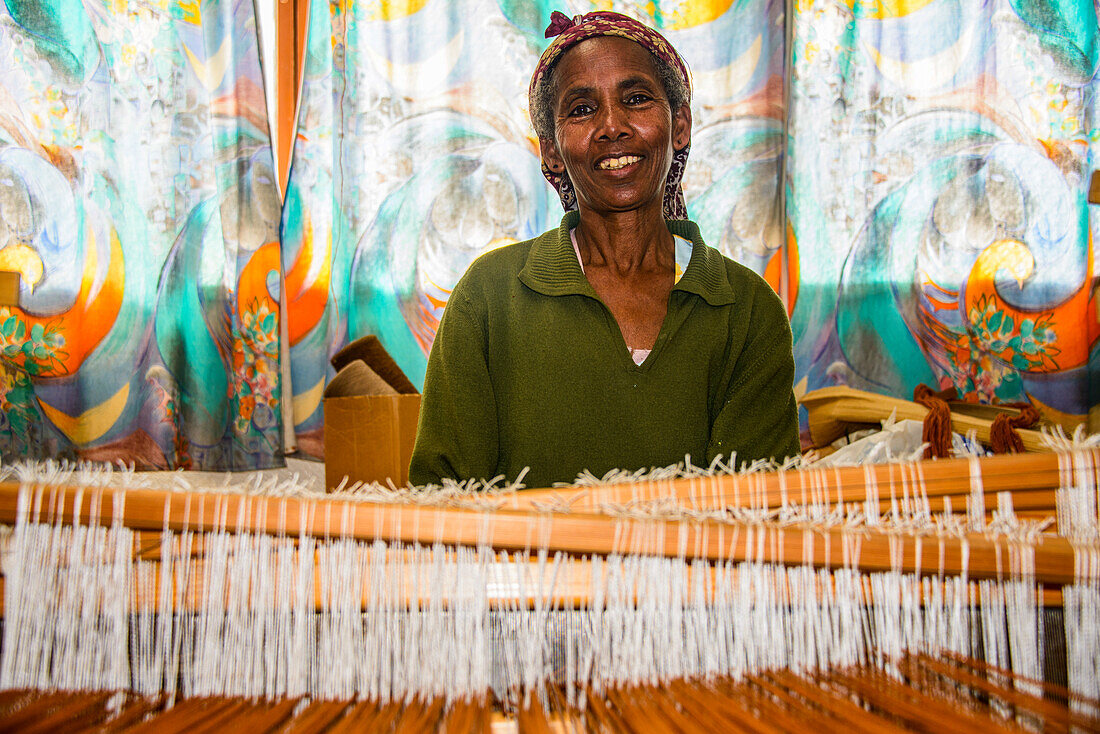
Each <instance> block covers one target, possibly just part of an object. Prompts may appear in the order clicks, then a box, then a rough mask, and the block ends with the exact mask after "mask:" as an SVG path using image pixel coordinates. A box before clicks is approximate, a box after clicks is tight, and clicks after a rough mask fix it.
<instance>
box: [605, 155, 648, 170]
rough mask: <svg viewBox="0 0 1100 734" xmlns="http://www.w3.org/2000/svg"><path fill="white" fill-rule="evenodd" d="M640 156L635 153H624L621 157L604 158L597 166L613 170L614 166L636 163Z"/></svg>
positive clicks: (620, 166) (619, 166)
mask: <svg viewBox="0 0 1100 734" xmlns="http://www.w3.org/2000/svg"><path fill="white" fill-rule="evenodd" d="M640 160H641V158H640V157H639V156H636V155H624V156H622V157H621V158H604V159H603V160H602V161H600V163H599V168H601V169H603V170H605V171H614V170H615V169H616V168H622V167H623V166H629V165H630V164H631V163H637V162H638V161H640Z"/></svg>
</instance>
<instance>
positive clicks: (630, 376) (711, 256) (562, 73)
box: [409, 12, 799, 487]
mask: <svg viewBox="0 0 1100 734" xmlns="http://www.w3.org/2000/svg"><path fill="white" fill-rule="evenodd" d="M555 35H556V36H557V38H555V40H554V41H553V42H552V43H551V44H550V46H549V47H548V48H547V49H546V51H545V52H544V53H543V55H542V58H541V59H540V61H539V65H538V68H537V69H536V71H535V74H534V77H533V78H532V81H531V86H530V90H529V98H530V109H531V118H532V122H533V123H534V127H535V131H536V133H537V134H538V136H539V144H540V148H541V153H542V163H543V173H544V175H545V176H546V178H547V179H548V180H549V181H550V182H551V183H552V184H553V185H554V187H555V188H556V189H557V191H558V193H559V195H560V196H561V200H562V205H563V206H564V207H565V209H566V214H565V216H564V218H563V219H562V222H561V225H560V226H559V227H558V228H557V229H555V230H551V231H549V232H546V233H545V234H543V235H541V236H540V237H537V238H535V239H533V240H529V241H527V242H521V243H518V244H515V245H511V246H508V247H504V248H501V249H498V250H495V251H492V252H490V253H487V254H485V255H483V256H482V257H480V258H479V259H478V260H477V261H475V262H474V263H473V264H472V265H471V266H470V268H469V270H468V271H467V272H466V274H465V275H464V276H463V277H462V279H461V280H460V281H459V283H458V284H457V285H456V286H455V289H454V291H453V293H452V294H451V298H450V300H449V301H448V303H447V308H446V310H445V312H444V315H443V318H442V320H441V322H440V326H439V331H438V333H437V335H436V339H435V343H434V344H433V346H432V351H431V355H430V356H429V359H428V371H427V376H426V378H425V383H424V396H423V403H422V406H421V411H420V427H419V432H418V434H417V439H416V446H415V448H414V451H413V456H412V462H411V466H410V470H409V479H410V481H412V482H413V483H415V484H429V483H431V484H438V483H440V482H441V481H442V479H444V478H448V477H449V478H453V479H465V478H476V479H488V478H493V477H496V476H500V475H503V476H504V477H505V478H506V479H508V480H510V481H514V480H516V479H517V478H519V477H520V476H522V472H523V470H524V469H525V468H529V472H528V473H527V474H526V476H525V477H524V478H523V481H524V482H525V483H526V485H527V486H531V487H544V486H549V485H551V484H552V483H554V482H567V481H572V480H573V479H574V478H575V477H576V476H577V474H578V473H579V472H581V471H584V470H588V471H590V472H592V473H594V474H596V475H597V476H599V475H601V474H603V473H605V472H607V471H608V470H611V469H614V468H618V469H627V470H634V469H638V468H649V467H653V466H665V465H669V464H674V463H676V462H679V461H683V460H684V459H685V457H686V456H690V458H691V460H692V461H693V462H694V463H707V464H709V463H710V462H711V461H712V460H713V459H714V458H715V457H717V456H719V455H721V456H723V457H724V458H725V460H726V461H731V460H732V461H735V462H736V463H737V464H740V463H742V462H744V461H751V460H754V459H758V458H773V457H774V458H777V459H780V460H781V459H783V458H785V457H787V456H789V455H794V454H796V453H797V452H798V449H799V445H798V431H797V413H796V406H795V400H794V395H793V392H792V381H793V378H794V361H793V358H792V354H791V331H790V325H789V323H788V321H787V318H786V313H785V312H784V309H783V306H782V303H781V302H780V300H779V299H778V297H777V296H776V295H775V293H774V292H773V291H772V290H771V288H770V287H769V286H768V285H767V284H766V283H765V282H764V281H763V280H762V279H761V278H760V277H759V276H757V275H756V274H755V273H753V272H752V271H750V270H748V269H747V268H745V267H743V266H741V265H738V264H736V263H734V262H732V261H731V260H729V259H727V258H724V257H723V256H722V255H721V254H719V253H718V252H717V251H715V250H713V249H711V248H709V247H707V246H706V245H705V244H704V243H703V240H702V238H701V237H700V235H699V229H698V227H697V226H696V225H695V224H694V223H692V222H690V221H688V220H687V213H686V209H685V207H684V201H683V194H682V193H681V190H680V179H681V176H682V174H683V169H684V163H685V161H686V160H687V152H688V146H689V143H690V141H691V110H690V108H689V106H688V104H689V102H690V93H691V86H690V79H689V76H688V72H687V68H686V67H685V65H684V63H683V60H682V59H681V58H680V57H679V55H678V54H677V53H676V52H675V50H673V49H672V47H671V46H670V45H669V44H668V42H667V41H666V40H665V39H664V38H663V37H662V36H661V35H660V34H659V33H657V32H656V31H654V30H652V29H650V28H648V27H646V26H644V25H642V24H641V23H638V22H637V21H634V20H632V19H630V18H628V17H626V16H623V15H619V14H617V13H610V12H596V13H589V14H587V15H583V16H578V17H577V18H574V19H573V20H570V19H568V18H566V17H565V16H564V15H562V14H561V13H554V14H553V16H552V22H551V24H550V27H549V28H548V29H547V37H551V36H555Z"/></svg>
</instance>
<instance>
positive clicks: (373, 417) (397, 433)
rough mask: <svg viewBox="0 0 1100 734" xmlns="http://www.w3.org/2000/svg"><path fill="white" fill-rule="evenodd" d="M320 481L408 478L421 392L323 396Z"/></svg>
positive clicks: (398, 480) (403, 481) (332, 484)
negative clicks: (323, 416) (323, 437)
mask: <svg viewBox="0 0 1100 734" xmlns="http://www.w3.org/2000/svg"><path fill="white" fill-rule="evenodd" d="M324 411H325V484H326V486H327V487H329V489H332V488H333V487H336V486H337V485H339V484H340V482H341V481H342V480H343V478H344V477H345V476H346V477H348V480H349V482H356V481H359V482H379V483H381V484H385V483H386V480H387V479H388V480H391V481H393V483H394V484H396V485H397V486H402V485H404V484H406V483H407V482H408V478H409V459H410V458H412V449H413V443H415V441H416V424H417V419H418V418H419V415H420V395H361V396H354V397H330V398H325V401H324Z"/></svg>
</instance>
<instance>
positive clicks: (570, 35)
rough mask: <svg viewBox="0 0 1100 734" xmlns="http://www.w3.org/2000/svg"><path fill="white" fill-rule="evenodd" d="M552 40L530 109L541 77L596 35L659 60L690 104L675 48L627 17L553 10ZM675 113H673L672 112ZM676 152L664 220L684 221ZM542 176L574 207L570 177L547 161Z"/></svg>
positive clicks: (680, 156) (683, 153) (683, 154)
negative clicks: (621, 40) (612, 38)
mask: <svg viewBox="0 0 1100 734" xmlns="http://www.w3.org/2000/svg"><path fill="white" fill-rule="evenodd" d="M554 36H557V37H556V38H554V40H553V41H552V42H551V43H550V45H549V46H547V47H546V50H545V51H543V52H542V57H541V58H540V59H539V64H538V66H537V67H536V68H535V73H534V75H532V77H531V86H530V87H529V88H528V90H527V98H528V104H529V108H530V109H531V110H532V112H533V111H534V109H535V89H536V88H537V87H538V85H539V82H540V81H542V78H543V77H544V76H545V75H546V74H547V73H549V72H550V70H551V69H552V68H553V66H554V64H556V63H557V62H558V60H559V59H561V57H562V54H564V53H565V52H566V51H568V50H569V49H571V48H573V47H574V46H576V45H577V44H578V43H580V42H581V41H585V40H587V39H589V38H595V37H597V36H619V37H621V38H628V39H630V40H631V41H634V42H635V43H637V44H638V45H640V46H641V47H642V48H644V49H645V50H647V51H649V52H650V53H651V54H653V55H654V56H656V57H657V58H659V59H661V60H662V61H664V62H665V63H667V64H668V65H669V66H671V67H672V68H673V69H675V70H676V71H677V72H678V73H679V74H680V76H681V77H682V78H683V80H684V86H685V88H686V89H687V93H688V98H687V99H686V100H684V101H685V102H690V101H691V76H690V75H689V74H688V70H687V65H686V64H684V60H683V59H682V58H680V54H678V53H676V49H674V48H673V47H672V45H671V44H669V42H668V41H667V40H666V39H665V37H664V36H662V35H661V34H660V33H658V32H657V31H655V30H653V29H652V28H650V27H649V26H646V25H643V24H642V23H639V22H638V21H636V20H634V19H633V18H630V17H628V16H626V15H621V14H619V13H612V12H609V11H602V10H601V11H597V12H595V13H588V14H586V15H578V16H576V17H574V18H572V19H570V18H569V17H568V16H566V15H565V14H564V13H560V12H558V11H556V10H555V11H554V12H553V13H551V15H550V25H549V26H547V28H546V37H547V38H553V37H554ZM675 112H676V111H675V110H673V113H675ZM690 147H691V146H690V145H688V146H685V147H684V149H683V150H678V151H675V154H674V156H673V158H672V166H671V167H670V168H669V171H668V178H666V179H665V194H664V215H665V218H667V219H687V206H686V205H685V204H684V192H683V190H682V189H681V188H680V179H682V178H683V176H684V166H685V165H686V164H687V157H688V149H689V148H690ZM542 175H543V176H545V177H546V180H547V181H549V182H550V185H551V186H553V187H554V189H555V190H556V191H557V192H558V196H559V197H561V205H562V206H563V207H565V210H566V211H569V210H570V209H576V208H577V194H576V191H574V189H573V183H572V182H571V181H570V180H569V174H567V173H566V172H565V171H562V172H561V173H555V172H554V171H551V170H550V169H549V168H548V167H547V165H546V162H545V161H543V163H542Z"/></svg>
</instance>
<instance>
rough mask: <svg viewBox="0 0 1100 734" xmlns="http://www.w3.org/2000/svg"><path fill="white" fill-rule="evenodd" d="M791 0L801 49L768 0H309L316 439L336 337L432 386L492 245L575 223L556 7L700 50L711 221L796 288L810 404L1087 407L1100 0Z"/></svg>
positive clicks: (298, 316) (313, 439)
mask: <svg viewBox="0 0 1100 734" xmlns="http://www.w3.org/2000/svg"><path fill="white" fill-rule="evenodd" d="M790 5H791V7H792V17H791V19H790V21H789V26H790V27H789V31H790V33H791V38H792V41H791V48H790V49H789V51H790V54H789V56H788V53H787V51H788V49H787V47H786V42H785V40H786V39H785V31H786V30H787V29H788V21H787V19H786V18H785V13H784V11H785V7H784V6H785V3H783V2H768V1H767V0H742V1H735V2H731V1H730V0H725V1H723V2H709V3H708V2H690V3H689V2H677V3H672V2H645V3H643V2H613V3H608V2H595V3H593V2H578V1H571V2H561V3H549V2H541V3H532V2H519V1H518V0H497V1H496V2H486V1H483V0H482V1H479V0H430V1H414V2H386V1H383V0H378V1H375V2H356V3H351V2H330V3H322V2H314V3H312V11H311V18H310V24H309V32H310V42H309V44H310V45H309V53H308V56H307V61H306V69H305V77H306V81H305V90H304V93H303V104H302V109H301V114H300V126H301V127H300V135H299V137H298V141H297V147H296V149H295V157H294V163H293V168H292V174H291V184H290V192H289V197H288V201H287V206H286V208H285V210H284V252H283V256H284V266H285V267H286V269H287V273H288V275H287V281H288V282H287V284H288V288H289V289H290V290H289V296H290V300H289V302H288V303H289V309H290V310H289V317H288V326H289V329H290V333H291V368H292V375H293V386H294V422H295V428H296V430H297V431H298V432H299V437H300V439H301V445H302V446H303V448H306V449H307V450H308V451H312V452H316V453H319V452H320V451H321V450H322V442H321V441H322V440H321V433H320V429H321V422H322V418H321V411H320V408H319V406H320V401H321V391H322V390H323V388H324V385H325V381H326V378H327V377H328V376H330V375H331V371H330V369H329V367H328V364H327V359H328V356H329V354H330V353H331V352H332V351H333V350H334V349H337V348H338V347H340V346H341V345H342V344H344V343H346V342H347V341H349V340H351V339H354V338H356V337H358V336H360V335H363V334H366V333H374V334H377V335H379V336H380V337H381V339H382V341H383V343H384V344H385V345H386V347H387V348H388V349H389V350H390V351H391V352H392V353H393V354H394V356H395V357H396V358H397V360H398V361H399V362H400V364H401V365H402V367H404V369H405V370H406V371H407V372H408V373H409V375H410V377H411V378H412V379H413V380H414V381H416V382H419V381H421V380H422V379H423V374H424V368H425V359H426V355H427V352H428V349H429V348H430V345H431V341H432V337H433V335H434V332H435V327H436V325H437V324H438V319H439V315H440V313H441V311H442V308H443V306H444V305H445V304H446V300H447V296H448V293H449V291H450V288H451V287H452V286H453V285H454V283H455V281H456V280H457V279H458V277H459V276H460V275H461V273H462V272H463V270H464V269H465V267H466V266H467V265H468V264H469V263H470V261H471V260H472V259H473V258H475V257H476V256H477V255H479V254H481V253H482V252H484V251H486V250H487V249H489V248H492V247H497V246H500V245H503V244H506V243H509V242H514V241H517V240H521V239H524V238H527V237H530V236H533V235H535V234H537V233H539V232H541V231H543V230H545V229H546V228H548V227H550V226H553V225H554V224H556V222H557V219H558V217H559V216H560V207H559V205H558V203H557V202H556V201H555V199H554V197H553V195H552V194H551V192H550V191H549V189H548V187H547V186H546V185H545V184H544V183H543V180H542V178H541V176H540V175H539V169H538V158H537V152H536V145H535V141H534V140H533V139H532V137H531V132H530V130H529V125H528V118H527V110H526V96H525V90H526V85H527V81H528V77H529V74H530V72H531V70H532V69H533V68H534V65H535V61H536V59H537V58H538V55H539V53H540V51H541V50H542V49H543V48H544V47H545V44H546V43H547V41H546V39H544V38H543V34H542V31H543V29H544V27H545V26H546V24H547V22H548V16H549V13H550V11H551V10H556V9H560V10H563V11H564V12H566V13H567V14H575V13H581V12H587V11H590V10H595V9H607V8H609V7H610V8H611V9H614V10H618V11H620V12H626V13H630V14H632V15H634V16H636V17H638V18H639V19H641V20H643V21H646V22H649V23H651V24H653V25H655V26H656V27H658V28H661V29H662V30H663V31H664V32H665V33H667V35H668V36H669V38H670V40H671V41H672V43H673V44H674V45H675V46H676V47H677V48H678V49H680V50H681V51H682V53H683V55H684V57H685V58H686V59H687V61H688V63H689V64H690V66H691V69H692V72H693V76H694V79H695V84H696V87H697V96H696V99H695V100H694V104H693V113H694V118H695V127H694V135H693V144H692V153H691V159H690V162H689V164H688V167H687V179H686V181H685V192H686V195H687V200H688V208H689V212H690V214H691V215H692V217H693V218H695V219H696V220H697V221H698V222H699V224H700V226H701V228H702V231H703V234H704V237H705V238H706V239H707V241H708V243H710V244H712V245H715V246H717V247H718V248H719V249H721V250H722V251H723V252H725V253H726V254H728V255H730V256H731V257H734V258H735V259H737V260H739V261H741V262H743V263H745V264H747V265H749V266H750V267H752V268H753V269H755V270H756V271H757V272H760V273H762V274H764V275H765V276H766V277H767V278H768V280H769V281H770V282H771V283H772V284H773V286H774V287H775V288H776V290H777V291H778V292H779V293H780V294H781V295H782V296H783V297H784V299H785V301H786V303H787V304H788V312H789V314H790V316H791V320H792V327H793V329H794V333H795V340H796V341H795V356H796V361H797V365H798V374H797V377H796V380H797V384H796V391H797V392H799V393H803V392H806V391H808V390H812V389H815V388H819V387H824V386H829V385H835V384H848V385H851V386H853V387H857V388H861V389H867V390H873V391H877V392H880V393H885V394H890V395H897V396H901V397H911V396H912V394H913V389H914V388H915V387H916V386H917V385H918V384H921V383H925V384H928V385H930V386H933V387H936V388H944V387H948V386H954V387H956V388H957V390H958V392H959V394H960V396H961V397H963V398H965V399H968V400H974V401H982V402H1003V403H1012V402H1019V401H1023V400H1031V401H1032V402H1033V403H1034V404H1035V405H1036V406H1037V407H1038V408H1040V410H1041V411H1042V413H1043V414H1044V415H1045V416H1046V417H1047V418H1048V419H1050V420H1053V421H1055V422H1058V423H1061V424H1062V425H1065V426H1066V427H1067V428H1072V427H1073V426H1076V425H1078V424H1080V423H1082V422H1085V421H1086V419H1087V416H1088V413H1089V410H1090V408H1094V407H1095V406H1096V405H1097V403H1098V401H1100V387H1098V384H1097V383H1098V381H1100V376H1098V372H1097V360H1098V359H1100V357H1098V348H1100V347H1098V336H1100V318H1098V312H1097V298H1096V287H1095V279H1096V272H1097V270H1096V266H1095V264H1094V262H1093V257H1092V246H1091V242H1092V238H1091V231H1092V227H1091V226H1090V217H1095V216H1097V215H1096V214H1091V213H1090V209H1089V206H1088V205H1087V203H1086V198H1085V197H1086V190H1087V186H1088V177H1089V176H1088V175H1089V172H1090V171H1091V170H1092V168H1093V167H1094V161H1093V154H1094V153H1093V151H1094V150H1095V149H1096V146H1097V139H1098V135H1100V131H1098V128H1097V123H1096V116H1095V113H1096V105H1097V101H1096V100H1097V94H1096V91H1097V88H1096V82H1095V81H1094V76H1095V71H1096V61H1097V59H1096V35H1097V22H1096V11H1095V6H1094V4H1093V2H1090V1H1089V0H1057V1H1050V0H844V1H837V0H796V1H795V2H792V3H790ZM785 85H787V87H788V88H787V89H785V88H784V87H785ZM785 100H789V107H790V109H789V111H788V110H787V109H786V105H787V104H788V103H786V102H785ZM784 157H785V158H786V161H785V162H786V165H784ZM781 181H782V184H783V185H782V186H780V185H779V184H780V182H781ZM1094 412H1095V411H1094ZM1096 417H1097V416H1094V423H1093V426H1092V430H1094V431H1095V430H1100V425H1098V424H1097V422H1095V419H1096Z"/></svg>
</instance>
